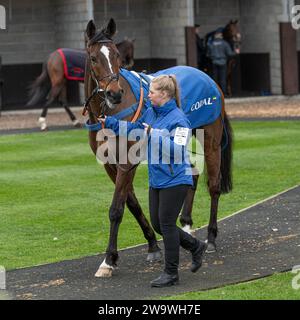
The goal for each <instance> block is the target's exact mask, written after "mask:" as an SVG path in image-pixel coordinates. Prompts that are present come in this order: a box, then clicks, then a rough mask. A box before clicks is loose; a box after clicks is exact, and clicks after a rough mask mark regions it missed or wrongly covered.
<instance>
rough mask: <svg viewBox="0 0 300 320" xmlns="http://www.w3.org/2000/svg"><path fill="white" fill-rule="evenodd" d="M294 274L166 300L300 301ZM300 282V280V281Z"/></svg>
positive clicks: (282, 274)
mask: <svg viewBox="0 0 300 320" xmlns="http://www.w3.org/2000/svg"><path fill="white" fill-rule="evenodd" d="M295 276H296V274H293V273H292V272H284V273H276V274H274V275H272V276H269V277H266V278H263V279H259V280H254V281H250V282H244V283H239V284H235V285H230V286H226V287H222V288H218V289H212V290H207V291H199V292H187V293H185V294H180V295H177V296H170V297H164V298H163V299H164V300H300V289H297V290H296V289H293V287H292V280H293V278H294V277H295ZM298 281H299V280H298Z"/></svg>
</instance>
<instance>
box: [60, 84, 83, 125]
mask: <svg viewBox="0 0 300 320" xmlns="http://www.w3.org/2000/svg"><path fill="white" fill-rule="evenodd" d="M59 103H60V104H61V106H62V107H64V108H65V110H66V112H67V114H68V116H69V118H70V119H71V121H72V123H73V125H74V127H77V128H80V127H81V125H80V123H79V121H78V120H77V119H76V117H75V115H74V113H73V112H72V111H71V109H70V108H69V107H68V101H67V81H66V79H64V85H63V87H62V89H61V92H60V95H59Z"/></svg>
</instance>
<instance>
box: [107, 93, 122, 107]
mask: <svg viewBox="0 0 300 320" xmlns="http://www.w3.org/2000/svg"><path fill="white" fill-rule="evenodd" d="M123 93H124V91H123V90H120V91H118V92H113V91H107V92H106V98H107V99H108V100H109V102H110V103H112V104H119V103H121V101H122V96H123Z"/></svg>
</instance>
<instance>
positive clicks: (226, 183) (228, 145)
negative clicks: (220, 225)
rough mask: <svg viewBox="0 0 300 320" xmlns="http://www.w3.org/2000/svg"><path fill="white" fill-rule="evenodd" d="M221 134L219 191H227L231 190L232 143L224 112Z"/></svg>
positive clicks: (231, 133) (230, 131)
mask: <svg viewBox="0 0 300 320" xmlns="http://www.w3.org/2000/svg"><path fill="white" fill-rule="evenodd" d="M223 125H224V129H223V136H222V152H221V193H228V192H230V191H231V190H232V144H233V132H232V127H231V125H230V122H229V119H228V117H227V115H226V113H225V112H224V118H223Z"/></svg>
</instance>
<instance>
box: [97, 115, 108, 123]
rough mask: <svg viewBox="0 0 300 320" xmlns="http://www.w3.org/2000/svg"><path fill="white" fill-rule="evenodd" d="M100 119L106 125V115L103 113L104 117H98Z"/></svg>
mask: <svg viewBox="0 0 300 320" xmlns="http://www.w3.org/2000/svg"><path fill="white" fill-rule="evenodd" d="M98 120H99V121H100V122H101V123H102V124H103V125H104V124H105V120H106V116H105V115H103V116H102V117H100V118H98Z"/></svg>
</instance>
